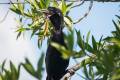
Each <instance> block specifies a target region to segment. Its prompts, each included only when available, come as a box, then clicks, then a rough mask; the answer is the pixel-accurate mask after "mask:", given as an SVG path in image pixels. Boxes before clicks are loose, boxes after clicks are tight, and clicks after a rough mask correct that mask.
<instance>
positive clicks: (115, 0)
mask: <svg viewBox="0 0 120 80" xmlns="http://www.w3.org/2000/svg"><path fill="white" fill-rule="evenodd" d="M57 1H61V0H57ZM65 1H66V2H79V0H65ZM85 1H91V0H85ZM94 1H96V2H120V0H94ZM51 2H53V0H51ZM0 4H6V5H10V4H26V2H13V3H11V2H3V3H2V2H1V3H0Z"/></svg>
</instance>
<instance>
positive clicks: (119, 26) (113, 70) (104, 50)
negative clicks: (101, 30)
mask: <svg viewBox="0 0 120 80" xmlns="http://www.w3.org/2000/svg"><path fill="white" fill-rule="evenodd" d="M19 1H20V0H18V2H19ZM11 3H12V2H11ZM25 3H26V4H13V5H12V6H11V8H10V9H11V10H12V11H13V12H15V13H16V14H18V15H19V20H18V19H17V22H18V24H19V25H18V29H17V30H16V31H17V32H18V36H17V38H18V37H20V35H21V34H22V33H23V32H25V31H31V32H32V33H31V38H32V37H33V36H34V35H37V36H38V47H40V46H41V45H40V44H41V43H42V40H44V38H45V37H49V36H50V35H51V32H52V30H53V28H52V25H51V22H50V21H49V20H48V19H47V18H46V17H45V15H44V13H43V11H44V10H45V9H47V8H48V7H49V6H54V7H57V8H59V9H60V10H61V11H62V13H63V15H64V24H65V25H66V27H67V28H68V29H69V33H68V34H67V35H65V43H66V45H67V49H66V48H65V47H64V46H61V45H60V44H57V43H55V42H52V43H51V45H52V46H54V47H55V48H56V49H58V50H59V51H61V52H62V57H63V58H65V59H66V58H69V57H73V58H74V59H78V58H79V59H81V58H84V60H83V61H81V62H80V65H81V67H80V69H82V70H83V73H84V76H85V77H84V79H85V80H119V79H120V16H118V15H117V18H118V21H117V22H115V21H113V24H114V26H115V28H116V30H115V31H112V34H113V35H112V36H110V37H106V38H104V39H103V38H102V37H101V38H100V40H99V41H97V40H96V39H95V37H94V36H92V39H91V42H92V43H91V44H90V42H89V38H90V32H88V33H87V36H86V37H85V36H82V34H81V32H80V31H77V30H73V29H72V26H73V23H74V22H73V21H72V19H71V17H70V16H69V13H70V10H71V8H73V6H74V2H69V3H66V1H64V0H61V1H59V2H58V1H57V0H53V1H52V2H51V1H50V0H25ZM75 35H76V36H77V42H76V43H75V42H74V41H75V40H74V38H75ZM75 44H77V45H78V47H79V48H80V50H79V51H77V50H75V49H74V45H75ZM86 57H87V58H86ZM43 59H44V55H43V54H42V56H41V58H40V59H39V61H38V64H37V70H36V69H35V68H34V67H33V65H32V64H31V62H30V61H29V60H28V59H27V58H26V59H25V63H20V64H19V66H18V68H16V67H15V65H14V64H13V63H12V62H10V69H9V70H7V69H6V68H5V66H4V65H5V61H4V62H3V63H2V64H1V67H0V69H1V71H0V80H1V79H2V80H18V79H19V76H20V75H19V74H20V69H21V66H23V67H24V68H25V70H26V71H27V72H28V73H29V74H31V76H33V77H35V78H37V79H38V80H41V78H42V71H43V67H42V65H43Z"/></svg>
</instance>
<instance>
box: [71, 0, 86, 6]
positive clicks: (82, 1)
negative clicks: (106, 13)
mask: <svg viewBox="0 0 120 80" xmlns="http://www.w3.org/2000/svg"><path fill="white" fill-rule="evenodd" d="M79 1H80V2H81V3H79V4H77V5H75V6H73V7H71V8H75V7H79V6H81V5H82V4H83V3H84V2H85V0H79Z"/></svg>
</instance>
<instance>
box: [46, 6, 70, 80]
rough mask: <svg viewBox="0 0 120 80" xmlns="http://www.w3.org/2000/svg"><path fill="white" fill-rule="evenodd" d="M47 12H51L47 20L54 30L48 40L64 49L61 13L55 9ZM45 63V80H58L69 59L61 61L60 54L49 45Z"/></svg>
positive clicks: (63, 72)
mask: <svg viewBox="0 0 120 80" xmlns="http://www.w3.org/2000/svg"><path fill="white" fill-rule="evenodd" d="M48 10H49V11H52V13H53V15H51V17H49V19H50V21H51V23H52V24H53V27H54V28H55V30H56V31H54V32H53V35H52V36H51V38H50V40H51V41H52V42H56V43H58V44H61V45H63V46H65V47H66V45H65V42H64V37H63V32H62V28H63V15H62V13H61V11H60V10H59V9H57V8H54V7H49V8H48ZM51 41H50V42H51ZM45 62H46V70H47V78H46V80H60V79H61V78H62V76H63V75H64V74H65V73H66V68H67V67H68V64H69V59H63V58H62V57H61V53H60V52H59V51H58V50H57V49H56V48H54V47H53V46H51V45H50V44H49V45H48V49H47V52H46V59H45Z"/></svg>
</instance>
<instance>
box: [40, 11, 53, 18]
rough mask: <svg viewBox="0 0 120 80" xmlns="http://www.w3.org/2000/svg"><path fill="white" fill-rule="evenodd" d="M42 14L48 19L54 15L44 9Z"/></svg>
mask: <svg viewBox="0 0 120 80" xmlns="http://www.w3.org/2000/svg"><path fill="white" fill-rule="evenodd" d="M41 12H43V13H44V14H45V16H46V17H48V18H49V17H50V16H51V15H52V14H51V12H50V11H49V10H47V9H42V10H41Z"/></svg>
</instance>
